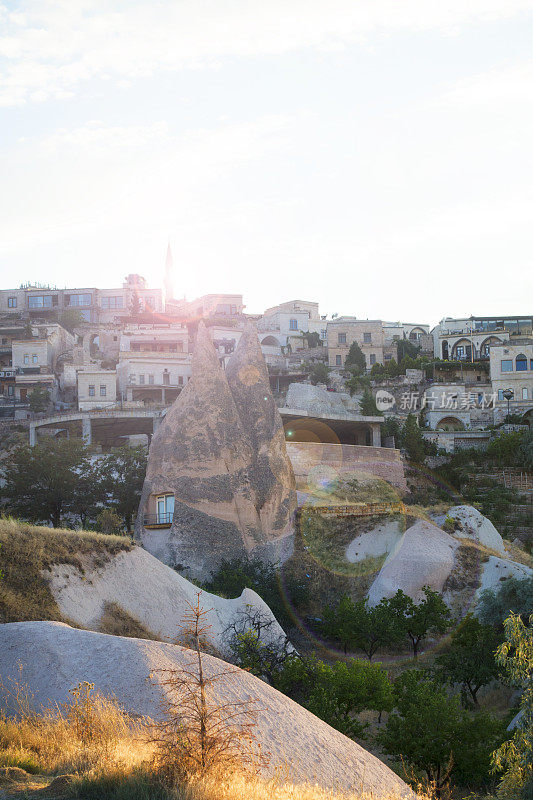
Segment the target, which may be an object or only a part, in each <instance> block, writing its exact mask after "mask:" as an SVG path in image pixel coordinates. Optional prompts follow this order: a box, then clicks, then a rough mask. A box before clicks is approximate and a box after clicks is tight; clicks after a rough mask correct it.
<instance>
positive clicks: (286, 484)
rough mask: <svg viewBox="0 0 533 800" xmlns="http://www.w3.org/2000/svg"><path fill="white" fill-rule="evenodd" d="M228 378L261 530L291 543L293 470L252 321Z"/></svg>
mask: <svg viewBox="0 0 533 800" xmlns="http://www.w3.org/2000/svg"><path fill="white" fill-rule="evenodd" d="M226 377H227V380H228V384H229V387H230V391H231V394H232V395H233V399H234V401H235V405H236V407H237V413H238V414H239V417H240V420H241V424H242V427H243V431H244V435H245V437H246V439H247V443H248V448H249V450H250V452H251V454H252V460H251V464H250V469H249V470H248V476H247V477H248V480H249V481H250V484H251V487H252V491H253V493H254V505H255V507H256V509H257V511H258V514H259V519H260V523H261V529H262V530H263V531H264V532H265V535H266V537H267V538H268V542H269V544H271V545H273V544H274V542H276V540H277V541H278V542H280V543H281V544H282V547H283V540H284V539H286V537H287V536H289V537H290V542H291V544H292V534H293V516H294V512H295V510H296V490H295V479H294V473H293V469H292V465H291V462H290V459H289V457H288V455H287V450H286V447H285V431H284V428H283V422H282V420H281V417H280V414H279V411H278V407H277V404H276V401H275V400H274V397H273V395H272V392H271V390H270V380H269V377H268V369H267V366H266V363H265V360H264V358H263V354H262V352H261V345H260V344H259V339H258V338H257V331H256V329H255V326H254V325H253V324H252V323H247V324H246V326H245V328H244V332H243V334H242V336H241V338H240V340H239V343H238V345H237V347H236V349H235V351H234V353H233V354H232V356H231V358H230V359H229V361H228V364H227V366H226ZM289 549H291V548H290V546H289ZM285 550H287V547H285Z"/></svg>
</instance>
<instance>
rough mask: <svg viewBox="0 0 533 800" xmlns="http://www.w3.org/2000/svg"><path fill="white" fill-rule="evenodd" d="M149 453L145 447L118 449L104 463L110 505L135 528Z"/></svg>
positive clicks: (104, 483)
mask: <svg viewBox="0 0 533 800" xmlns="http://www.w3.org/2000/svg"><path fill="white" fill-rule="evenodd" d="M146 462H147V454H146V450H145V448H144V447H142V446H138V447H128V446H127V445H126V446H124V447H117V448H114V449H113V450H112V451H111V452H110V453H109V454H108V455H107V456H106V457H105V458H104V460H103V462H102V464H101V467H100V469H101V472H102V476H103V485H104V487H105V491H106V493H107V499H108V503H109V505H110V506H111V507H112V508H113V509H114V511H115V512H116V513H117V514H119V515H120V516H121V517H122V519H123V520H124V524H125V526H126V530H127V531H128V532H129V531H131V528H132V522H133V517H134V516H135V514H136V513H137V509H138V508H139V502H140V499H141V492H142V487H143V483H144V477H145V475H146Z"/></svg>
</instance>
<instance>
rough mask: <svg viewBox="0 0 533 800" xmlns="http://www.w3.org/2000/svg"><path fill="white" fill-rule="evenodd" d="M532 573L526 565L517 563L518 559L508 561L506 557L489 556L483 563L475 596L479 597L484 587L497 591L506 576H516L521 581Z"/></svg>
mask: <svg viewBox="0 0 533 800" xmlns="http://www.w3.org/2000/svg"><path fill="white" fill-rule="evenodd" d="M532 575H533V570H532V569H531V568H530V567H526V565H525V564H519V563H518V561H510V560H509V559H506V558H497V556H489V558H488V560H487V561H486V562H485V563H484V564H483V570H482V573H481V581H480V585H479V588H478V590H477V596H478V597H479V595H480V594H481V592H483V591H484V590H485V589H494V590H495V591H498V589H499V588H500V586H501V585H502V582H503V581H505V580H507V578H516V579H517V580H519V581H521V580H524V579H525V578H530V577H531V576H532Z"/></svg>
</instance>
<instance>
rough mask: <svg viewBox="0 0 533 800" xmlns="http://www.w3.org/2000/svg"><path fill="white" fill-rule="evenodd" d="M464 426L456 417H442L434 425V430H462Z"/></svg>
mask: <svg viewBox="0 0 533 800" xmlns="http://www.w3.org/2000/svg"><path fill="white" fill-rule="evenodd" d="M464 429H465V426H464V425H463V423H462V422H461V420H460V419H457V417H443V418H442V419H441V420H439V421H438V422H437V424H436V425H435V430H436V431H464Z"/></svg>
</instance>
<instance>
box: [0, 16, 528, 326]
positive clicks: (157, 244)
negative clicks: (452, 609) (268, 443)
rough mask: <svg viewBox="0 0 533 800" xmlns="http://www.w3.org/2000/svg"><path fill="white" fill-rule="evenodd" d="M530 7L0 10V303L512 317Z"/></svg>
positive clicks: (521, 223)
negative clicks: (41, 297) (114, 297)
mask: <svg viewBox="0 0 533 800" xmlns="http://www.w3.org/2000/svg"><path fill="white" fill-rule="evenodd" d="M532 44H533V0H498V2H496V0H173V1H170V0H124V1H121V0H54V1H53V2H51V1H50V0H21V2H17V3H12V2H5V0H0V288H12V287H15V286H18V285H19V284H21V283H23V282H27V281H40V282H47V283H50V284H53V285H57V286H59V287H63V286H68V287H90V286H97V287H101V288H107V287H109V288H111V287H114V286H120V285H121V284H122V281H123V279H124V276H125V275H126V274H128V273H131V272H138V273H140V274H141V275H144V276H145V277H146V279H147V281H148V283H149V284H150V285H151V286H160V285H161V284H162V280H163V272H164V263H165V253H166V248H167V242H168V241H169V240H170V243H171V247H172V252H173V256H174V272H175V275H174V283H175V295H176V296H177V297H182V296H186V297H187V298H188V299H193V298H194V297H197V296H199V295H201V294H206V293H211V292H232V293H233V292H238V293H242V294H243V295H244V302H245V304H246V311H248V312H251V313H257V312H261V311H263V310H264V309H265V308H267V307H269V306H271V305H274V304H276V303H278V302H281V301H285V300H291V299H295V298H298V299H302V300H317V301H319V302H320V312H321V313H322V314H331V313H337V314H339V315H341V314H350V315H354V316H357V317H359V318H363V319H366V318H369V319H376V318H378V319H386V320H390V321H396V320H402V321H406V322H421V323H422V322H425V323H429V324H431V325H433V324H436V323H437V322H438V321H439V320H440V319H442V318H443V317H446V316H450V317H454V316H465V315H466V316H469V315H471V314H476V315H505V314H515V313H516V314H527V313H529V314H531V313H533V308H532V296H533V292H532V286H533V277H532V276H533V269H532V251H533V48H532Z"/></svg>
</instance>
